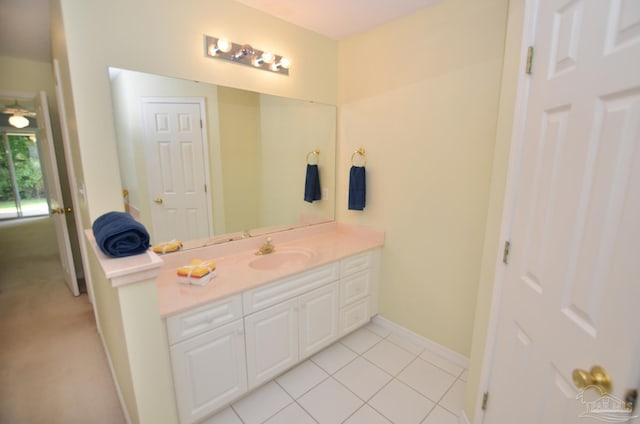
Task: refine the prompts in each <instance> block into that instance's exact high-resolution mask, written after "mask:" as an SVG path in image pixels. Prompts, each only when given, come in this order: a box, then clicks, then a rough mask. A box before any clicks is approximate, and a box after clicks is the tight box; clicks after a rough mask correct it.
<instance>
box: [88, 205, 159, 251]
mask: <svg viewBox="0 0 640 424" xmlns="http://www.w3.org/2000/svg"><path fill="white" fill-rule="evenodd" d="M93 235H94V236H95V238H96V242H97V243H98V246H99V247H100V250H102V251H103V252H104V254H105V255H107V256H112V257H115V258H122V257H125V256H133V255H139V254H140V253H144V252H146V251H147V249H148V248H149V233H148V232H147V229H146V228H145V227H144V225H142V224H141V223H139V222H138V221H136V220H135V219H133V217H132V216H131V215H129V214H128V213H125V212H107V213H105V214H104V215H101V216H99V217H98V218H97V219H96V220H95V221H93Z"/></svg>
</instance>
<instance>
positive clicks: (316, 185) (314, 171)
mask: <svg viewBox="0 0 640 424" xmlns="http://www.w3.org/2000/svg"><path fill="white" fill-rule="evenodd" d="M321 198H322V193H321V191H320V174H319V173H318V165H309V164H307V178H306V179H305V182H304V201H305V202H309V203H313V201H314V200H320V199H321Z"/></svg>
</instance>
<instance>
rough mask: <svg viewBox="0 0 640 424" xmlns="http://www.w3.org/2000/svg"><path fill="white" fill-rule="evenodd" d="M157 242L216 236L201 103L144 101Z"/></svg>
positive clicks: (147, 155) (152, 209) (154, 240)
mask: <svg viewBox="0 0 640 424" xmlns="http://www.w3.org/2000/svg"><path fill="white" fill-rule="evenodd" d="M142 105H143V106H142V107H143V118H144V129H145V133H144V136H145V155H146V158H147V172H148V176H149V195H150V199H151V218H152V228H153V240H152V242H153V243H158V242H162V241H167V240H173V239H178V240H192V239H201V238H207V237H210V236H212V235H213V234H212V232H211V231H210V218H209V216H210V214H209V204H210V202H209V196H208V194H207V188H206V184H207V181H206V175H207V172H206V168H205V166H206V163H208V161H207V158H206V153H205V152H206V150H205V148H204V145H203V139H204V136H203V131H202V127H201V125H202V123H201V116H202V115H201V105H200V104H199V103H193V102H183V101H177V100H176V101H174V102H168V101H166V102H159V101H155V100H152V99H144V100H143V104H142Z"/></svg>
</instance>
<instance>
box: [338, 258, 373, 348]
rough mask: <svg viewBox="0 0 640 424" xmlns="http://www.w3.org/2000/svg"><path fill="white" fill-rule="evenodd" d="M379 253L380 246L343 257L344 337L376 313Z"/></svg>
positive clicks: (341, 322)
mask: <svg viewBox="0 0 640 424" xmlns="http://www.w3.org/2000/svg"><path fill="white" fill-rule="evenodd" d="M377 255H378V251H377V250H376V251H369V252H364V253H360V254H358V255H355V256H351V257H348V258H345V259H342V260H341V261H340V329H339V335H340V336H341V337H342V336H344V335H346V334H349V333H351V332H352V331H354V330H356V329H357V328H359V327H361V326H363V325H364V324H366V323H367V322H369V319H370V318H371V316H373V315H375V314H376V313H377V278H378V272H377V268H378V267H377V264H378V256H377ZM374 287H375V288H374Z"/></svg>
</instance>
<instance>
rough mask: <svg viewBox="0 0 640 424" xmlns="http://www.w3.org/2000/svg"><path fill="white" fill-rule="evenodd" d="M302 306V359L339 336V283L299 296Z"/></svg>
mask: <svg viewBox="0 0 640 424" xmlns="http://www.w3.org/2000/svg"><path fill="white" fill-rule="evenodd" d="M298 302H299V307H300V359H304V358H306V357H308V356H310V355H312V354H314V353H316V352H317V351H319V350H320V349H322V348H323V347H325V346H328V345H329V344H331V343H332V342H333V341H335V340H336V339H337V338H338V283H333V284H329V285H328V286H325V287H322V288H319V289H317V290H314V291H312V292H310V293H307V294H305V295H302V296H300V297H299V298H298Z"/></svg>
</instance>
